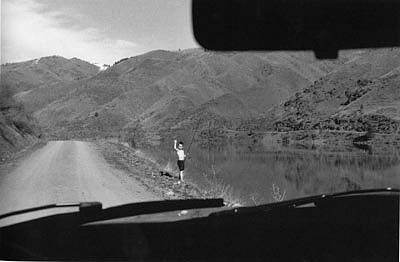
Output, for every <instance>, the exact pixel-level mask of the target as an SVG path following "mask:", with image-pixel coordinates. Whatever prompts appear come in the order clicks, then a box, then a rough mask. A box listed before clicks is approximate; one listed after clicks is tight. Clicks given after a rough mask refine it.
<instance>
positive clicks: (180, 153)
mask: <svg viewBox="0 0 400 262" xmlns="http://www.w3.org/2000/svg"><path fill="white" fill-rule="evenodd" d="M176 153H177V154H178V160H185V157H186V156H185V151H183V150H182V149H176Z"/></svg>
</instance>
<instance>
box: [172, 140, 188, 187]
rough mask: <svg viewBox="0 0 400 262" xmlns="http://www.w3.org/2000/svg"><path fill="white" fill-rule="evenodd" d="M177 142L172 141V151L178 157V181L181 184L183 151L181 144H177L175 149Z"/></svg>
mask: <svg viewBox="0 0 400 262" xmlns="http://www.w3.org/2000/svg"><path fill="white" fill-rule="evenodd" d="M176 143H177V141H176V140H174V149H175V150H176V153H177V155H178V162H177V163H178V168H179V180H180V181H182V182H183V170H184V169H185V158H186V155H185V151H183V143H182V142H179V144H178V147H176Z"/></svg>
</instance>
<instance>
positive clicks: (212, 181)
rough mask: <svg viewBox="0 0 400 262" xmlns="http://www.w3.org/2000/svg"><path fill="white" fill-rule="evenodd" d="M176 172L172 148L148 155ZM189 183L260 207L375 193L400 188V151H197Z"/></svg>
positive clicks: (197, 148) (150, 151)
mask: <svg viewBox="0 0 400 262" xmlns="http://www.w3.org/2000/svg"><path fill="white" fill-rule="evenodd" d="M142 151H143V152H144V153H145V154H146V155H147V156H149V157H152V158H153V160H155V161H157V162H158V163H159V164H160V165H161V166H164V167H165V169H167V170H169V171H170V172H176V173H177V172H178V171H177V167H176V153H175V151H174V150H173V149H172V146H171V147H169V148H163V147H159V148H152V149H145V150H142ZM185 165H186V169H185V171H186V175H185V179H186V180H188V181H189V182H191V183H194V184H196V185H197V186H199V187H200V188H202V189H204V190H209V191H211V190H214V191H223V192H224V193H225V197H228V198H231V199H233V200H240V202H241V203H242V204H246V205H254V204H262V203H270V202H274V201H279V200H287V199H292V198H298V197H303V196H310V195H315V194H325V193H334V192H343V191H349V190H356V189H370V188H386V187H392V188H400V151H398V150H396V149H393V150H392V151H390V150H389V151H387V152H385V153H377V152H374V151H373V149H371V148H359V149H357V148H353V149H352V150H350V151H344V152H327V151H318V150H298V149H290V148H283V147H282V148H281V149H276V148H275V149H274V150H269V149H268V147H266V146H259V147H256V148H254V147H237V146H233V145H228V146H225V147H200V146H198V145H192V147H191V149H190V159H187V160H186V163H185Z"/></svg>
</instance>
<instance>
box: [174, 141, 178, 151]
mask: <svg viewBox="0 0 400 262" xmlns="http://www.w3.org/2000/svg"><path fill="white" fill-rule="evenodd" d="M176 142H177V141H176V140H174V149H175V150H178V148H176Z"/></svg>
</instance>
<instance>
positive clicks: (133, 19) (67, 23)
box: [0, 0, 198, 65]
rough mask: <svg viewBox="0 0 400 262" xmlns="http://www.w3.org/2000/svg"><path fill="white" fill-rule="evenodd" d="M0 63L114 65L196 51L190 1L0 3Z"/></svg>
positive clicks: (5, 0) (40, 0)
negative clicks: (51, 59) (52, 59)
mask: <svg viewBox="0 0 400 262" xmlns="http://www.w3.org/2000/svg"><path fill="white" fill-rule="evenodd" d="M0 1H1V63H2V64H3V63H10V62H20V61H26V60H31V59H36V58H39V57H43V56H51V55H59V56H63V57H66V58H72V57H77V58H80V59H83V60H86V61H89V62H91V63H98V64H100V65H103V64H113V63H114V62H115V61H118V60H120V59H122V58H125V57H131V56H135V55H139V54H142V53H145V52H148V51H151V50H156V49H164V50H178V49H187V48H193V47H198V44H197V43H196V41H195V39H194V37H193V33H192V25H191V15H190V13H191V11H190V8H191V1H190V0H0Z"/></svg>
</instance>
